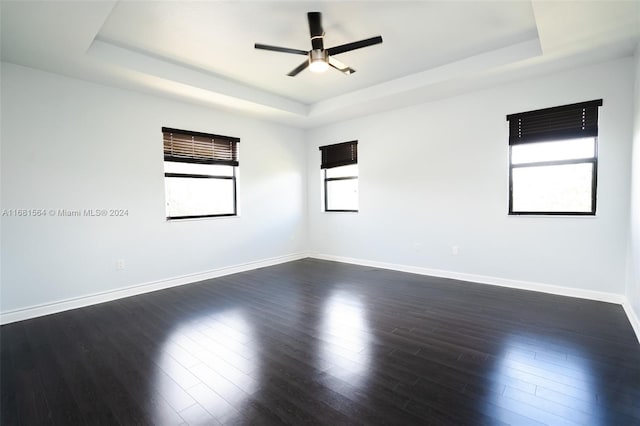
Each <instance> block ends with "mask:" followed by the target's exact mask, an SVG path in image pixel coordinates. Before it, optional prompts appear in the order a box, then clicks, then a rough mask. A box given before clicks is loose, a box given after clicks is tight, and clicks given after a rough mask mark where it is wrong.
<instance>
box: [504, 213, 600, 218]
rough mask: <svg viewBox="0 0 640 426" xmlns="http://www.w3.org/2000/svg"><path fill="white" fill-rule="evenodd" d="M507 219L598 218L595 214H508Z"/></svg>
mask: <svg viewBox="0 0 640 426" xmlns="http://www.w3.org/2000/svg"><path fill="white" fill-rule="evenodd" d="M507 217H522V218H527V217H531V218H538V219H541V218H545V219H553V218H556V217H557V218H564V219H596V218H597V217H598V215H597V214H544V213H540V214H508V213H507Z"/></svg>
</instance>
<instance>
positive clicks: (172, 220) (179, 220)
mask: <svg viewBox="0 0 640 426" xmlns="http://www.w3.org/2000/svg"><path fill="white" fill-rule="evenodd" d="M237 218H240V215H239V214H236V215H229V216H203V217H189V218H184V219H169V218H166V217H165V222H166V223H182V222H200V221H208V220H221V219H237Z"/></svg>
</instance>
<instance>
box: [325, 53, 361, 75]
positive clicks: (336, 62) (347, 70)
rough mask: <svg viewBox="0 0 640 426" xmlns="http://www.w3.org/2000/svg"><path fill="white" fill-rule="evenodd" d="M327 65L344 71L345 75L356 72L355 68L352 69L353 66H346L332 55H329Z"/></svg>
mask: <svg viewBox="0 0 640 426" xmlns="http://www.w3.org/2000/svg"><path fill="white" fill-rule="evenodd" d="M329 65H331V66H332V67H333V68H335V69H337V70H338V71H340V72H342V73H344V74H345V75H350V74H353V73H354V72H356V70H354V69H353V68H350V67H348V66H347V65H345V64H343V63H342V62H340V61H339V60H337V59H335V58H332V57H329Z"/></svg>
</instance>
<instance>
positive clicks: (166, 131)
mask: <svg viewBox="0 0 640 426" xmlns="http://www.w3.org/2000/svg"><path fill="white" fill-rule="evenodd" d="M162 139H163V145H164V160H165V161H177V162H182V163H201V164H225V165H229V166H237V165H238V164H239V163H238V143H239V142H240V139H238V138H234V137H230V136H221V135H214V134H210V133H200V132H191V131H189V130H180V129H170V128H168V127H163V128H162Z"/></svg>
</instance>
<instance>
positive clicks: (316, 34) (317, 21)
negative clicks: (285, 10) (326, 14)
mask: <svg viewBox="0 0 640 426" xmlns="http://www.w3.org/2000/svg"><path fill="white" fill-rule="evenodd" d="M307 19H308V20H309V35H311V46H312V48H313V49H314V50H317V49H320V50H322V49H324V43H323V42H322V37H324V30H323V29H322V13H320V12H309V13H307Z"/></svg>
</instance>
